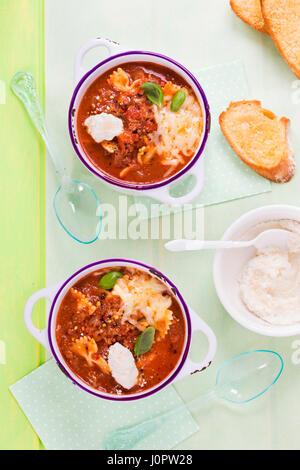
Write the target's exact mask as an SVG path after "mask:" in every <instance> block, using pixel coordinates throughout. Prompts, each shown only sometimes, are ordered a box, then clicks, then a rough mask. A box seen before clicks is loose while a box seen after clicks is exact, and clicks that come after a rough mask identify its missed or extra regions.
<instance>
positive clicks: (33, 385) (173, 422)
mask: <svg viewBox="0 0 300 470" xmlns="http://www.w3.org/2000/svg"><path fill="white" fill-rule="evenodd" d="M10 390H11V392H12V393H13V395H14V397H15V398H16V400H17V401H18V402H19V405H20V406H21V408H22V409H23V411H24V413H25V414H26V416H27V418H28V419H29V421H30V422H31V424H32V426H33V427H34V429H35V431H36V432H37V434H38V435H39V437H40V439H41V441H42V442H43V444H44V446H45V447H46V449H48V450H93V449H96V450H101V449H103V441H104V438H105V436H106V435H107V433H109V432H111V431H114V430H116V429H119V428H120V427H125V426H130V425H133V424H136V423H138V422H140V421H142V420H143V419H145V418H150V417H152V416H156V415H159V414H161V413H162V412H164V411H167V410H169V409H172V408H173V407H175V406H177V405H180V404H181V403H182V401H181V398H180V397H179V395H178V394H177V393H176V391H175V389H174V387H172V386H168V387H167V388H166V389H165V390H163V391H161V392H159V393H158V394H157V395H154V396H153V397H149V398H146V399H144V400H140V401H137V402H127V403H114V402H109V401H105V400H102V399H100V398H97V397H93V396H92V395H88V394H87V393H85V392H83V391H82V390H80V389H79V388H78V387H77V386H75V385H73V384H72V383H71V381H70V380H68V379H67V378H66V377H65V376H64V375H63V374H62V372H61V371H60V370H59V368H58V367H57V365H56V363H55V361H54V360H53V359H52V360H50V361H49V362H47V363H46V364H44V365H43V366H41V367H39V368H38V369H36V370H35V371H34V372H32V373H31V374H29V375H27V376H26V377H25V378H23V379H22V380H20V381H19V382H17V383H16V384H14V385H12V386H11V387H10ZM198 429H199V427H198V425H197V423H196V422H195V421H194V419H193V418H192V416H191V415H190V413H189V411H188V410H187V409H186V411H183V412H181V413H179V414H178V415H177V416H174V417H173V416H172V417H170V418H169V419H168V420H166V422H165V424H164V425H163V426H162V427H161V428H160V429H159V430H158V431H156V432H155V433H153V434H152V435H150V436H149V437H147V438H146V439H144V440H142V441H140V442H139V444H138V445H137V446H136V449H147V450H148V449H149V450H155V449H156V450H168V449H171V448H173V447H175V446H176V445H177V444H179V443H180V442H182V441H183V440H185V439H187V438H188V437H189V436H191V435H192V434H193V433H195V432H197V431H198Z"/></svg>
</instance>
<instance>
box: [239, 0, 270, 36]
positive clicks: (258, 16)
mask: <svg viewBox="0 0 300 470" xmlns="http://www.w3.org/2000/svg"><path fill="white" fill-rule="evenodd" d="M230 6H231V8H232V9H233V11H234V13H235V14H236V15H237V16H238V17H239V18H241V20H243V21H245V23H247V24H249V25H250V26H252V28H255V29H257V30H258V31H260V32H261V33H266V34H267V33H268V31H267V27H266V25H265V20H264V18H263V15H262V11H261V4H260V0H230Z"/></svg>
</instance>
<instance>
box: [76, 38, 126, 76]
mask: <svg viewBox="0 0 300 470" xmlns="http://www.w3.org/2000/svg"><path fill="white" fill-rule="evenodd" d="M96 47H105V48H106V49H107V50H108V52H109V55H110V56H111V55H115V54H118V53H120V52H125V51H126V50H127V49H126V48H124V47H122V46H120V44H119V43H117V42H114V41H111V40H110V39H104V38H97V39H92V40H91V41H89V42H87V43H86V44H84V45H83V46H82V47H81V48H80V49H79V51H78V53H77V55H76V58H75V80H76V83H78V82H79V80H80V79H81V78H82V77H83V76H84V75H85V74H86V73H87V70H85V69H84V68H83V67H82V62H83V59H84V57H85V55H86V54H87V53H88V52H89V51H90V50H91V49H95V48H96Z"/></svg>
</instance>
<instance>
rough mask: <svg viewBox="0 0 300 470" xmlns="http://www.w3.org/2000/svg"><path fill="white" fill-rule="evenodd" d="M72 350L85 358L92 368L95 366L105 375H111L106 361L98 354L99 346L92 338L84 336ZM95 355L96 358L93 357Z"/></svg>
mask: <svg viewBox="0 0 300 470" xmlns="http://www.w3.org/2000/svg"><path fill="white" fill-rule="evenodd" d="M71 349H72V351H73V352H74V353H75V354H78V355H79V356H81V357H83V358H84V359H85V360H86V361H87V363H88V364H89V366H90V367H92V365H94V364H95V365H97V366H98V367H99V368H100V369H101V370H102V372H104V373H105V374H110V373H111V370H110V367H109V365H108V363H107V362H106V361H105V359H103V357H101V356H100V354H98V346H97V344H96V341H95V340H94V339H92V338H90V337H89V336H83V337H82V338H79V339H78V340H77V341H75V343H74V345H73V346H72V348H71ZM93 355H96V356H95V357H93Z"/></svg>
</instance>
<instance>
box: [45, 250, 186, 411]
mask: <svg viewBox="0 0 300 470" xmlns="http://www.w3.org/2000/svg"><path fill="white" fill-rule="evenodd" d="M107 263H110V264H112V265H114V264H115V263H131V264H134V265H136V266H140V267H142V268H146V269H147V270H148V271H149V272H150V273H151V274H152V275H156V276H157V277H158V278H159V279H162V280H163V281H164V282H165V283H167V284H168V285H169V286H170V287H171V289H172V291H173V293H174V294H175V295H176V296H177V297H178V298H179V300H180V301H181V304H182V306H183V308H184V312H185V318H186V322H187V332H186V336H187V341H186V345H185V349H184V352H183V354H182V357H181V359H180V362H179V363H178V364H177V366H176V369H175V370H174V372H173V374H172V375H170V377H169V378H168V379H167V380H166V382H164V383H161V384H158V385H157V387H155V388H154V389H153V390H150V391H148V392H147V391H145V393H141V394H139V395H138V396H135V397H131V396H130V395H124V396H123V397H122V398H121V397H120V398H119V397H116V396H114V395H112V396H111V397H110V396H109V395H102V394H101V393H96V392H92V391H91V390H89V389H87V388H86V387H84V385H82V384H81V383H79V382H77V381H76V379H75V378H74V377H72V376H71V375H70V374H69V372H68V371H67V369H66V367H65V366H64V364H62V362H61V360H60V359H59V358H58V356H57V354H56V352H55V349H54V346H53V341H52V336H51V323H52V317H53V312H54V307H55V304H56V302H57V299H58V297H59V295H60V293H61V292H62V290H63V289H64V288H65V287H66V285H67V284H69V282H70V281H72V279H74V277H76V276H78V275H79V274H80V273H82V272H83V271H86V270H87V269H89V268H92V267H96V266H99V265H100V266H101V265H102V264H107ZM47 329H48V341H49V345H50V349H51V352H52V354H53V356H54V358H55V360H56V362H57V365H58V367H59V368H60V370H61V371H62V372H63V373H64V374H65V375H66V376H67V377H68V379H70V380H71V381H72V382H73V384H74V385H77V386H78V387H79V388H81V389H82V390H84V391H85V392H88V393H89V394H90V395H94V396H96V397H98V398H102V399H105V400H109V401H120V402H121V401H134V400H140V399H141V398H146V397H149V396H150V395H153V394H154V393H157V392H159V391H160V390H162V389H163V388H165V387H166V386H167V385H169V384H170V383H171V382H173V380H174V379H175V377H177V375H178V374H179V372H180V371H181V369H182V367H183V366H184V363H185V361H186V358H187V356H188V353H189V350H190V346H191V337H192V323H191V317H190V313H189V309H188V306H187V304H186V303H185V301H184V300H183V297H182V295H181V294H180V292H179V290H178V289H177V287H176V286H175V284H173V282H171V281H170V279H168V278H167V276H165V275H164V274H163V273H161V272H160V271H158V270H157V269H156V268H153V267H152V266H149V265H147V264H144V263H141V262H139V261H135V260H130V259H125V258H112V259H105V260H102V261H97V262H95V263H92V264H88V265H87V266H85V267H83V268H81V269H79V270H78V271H76V273H74V274H72V276H70V277H69V278H68V279H67V280H66V281H65V282H64V283H63V284H62V286H61V287H60V288H59V290H58V292H57V294H56V296H55V297H54V299H53V302H52V305H51V309H50V314H49V319H48V326H47Z"/></svg>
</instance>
